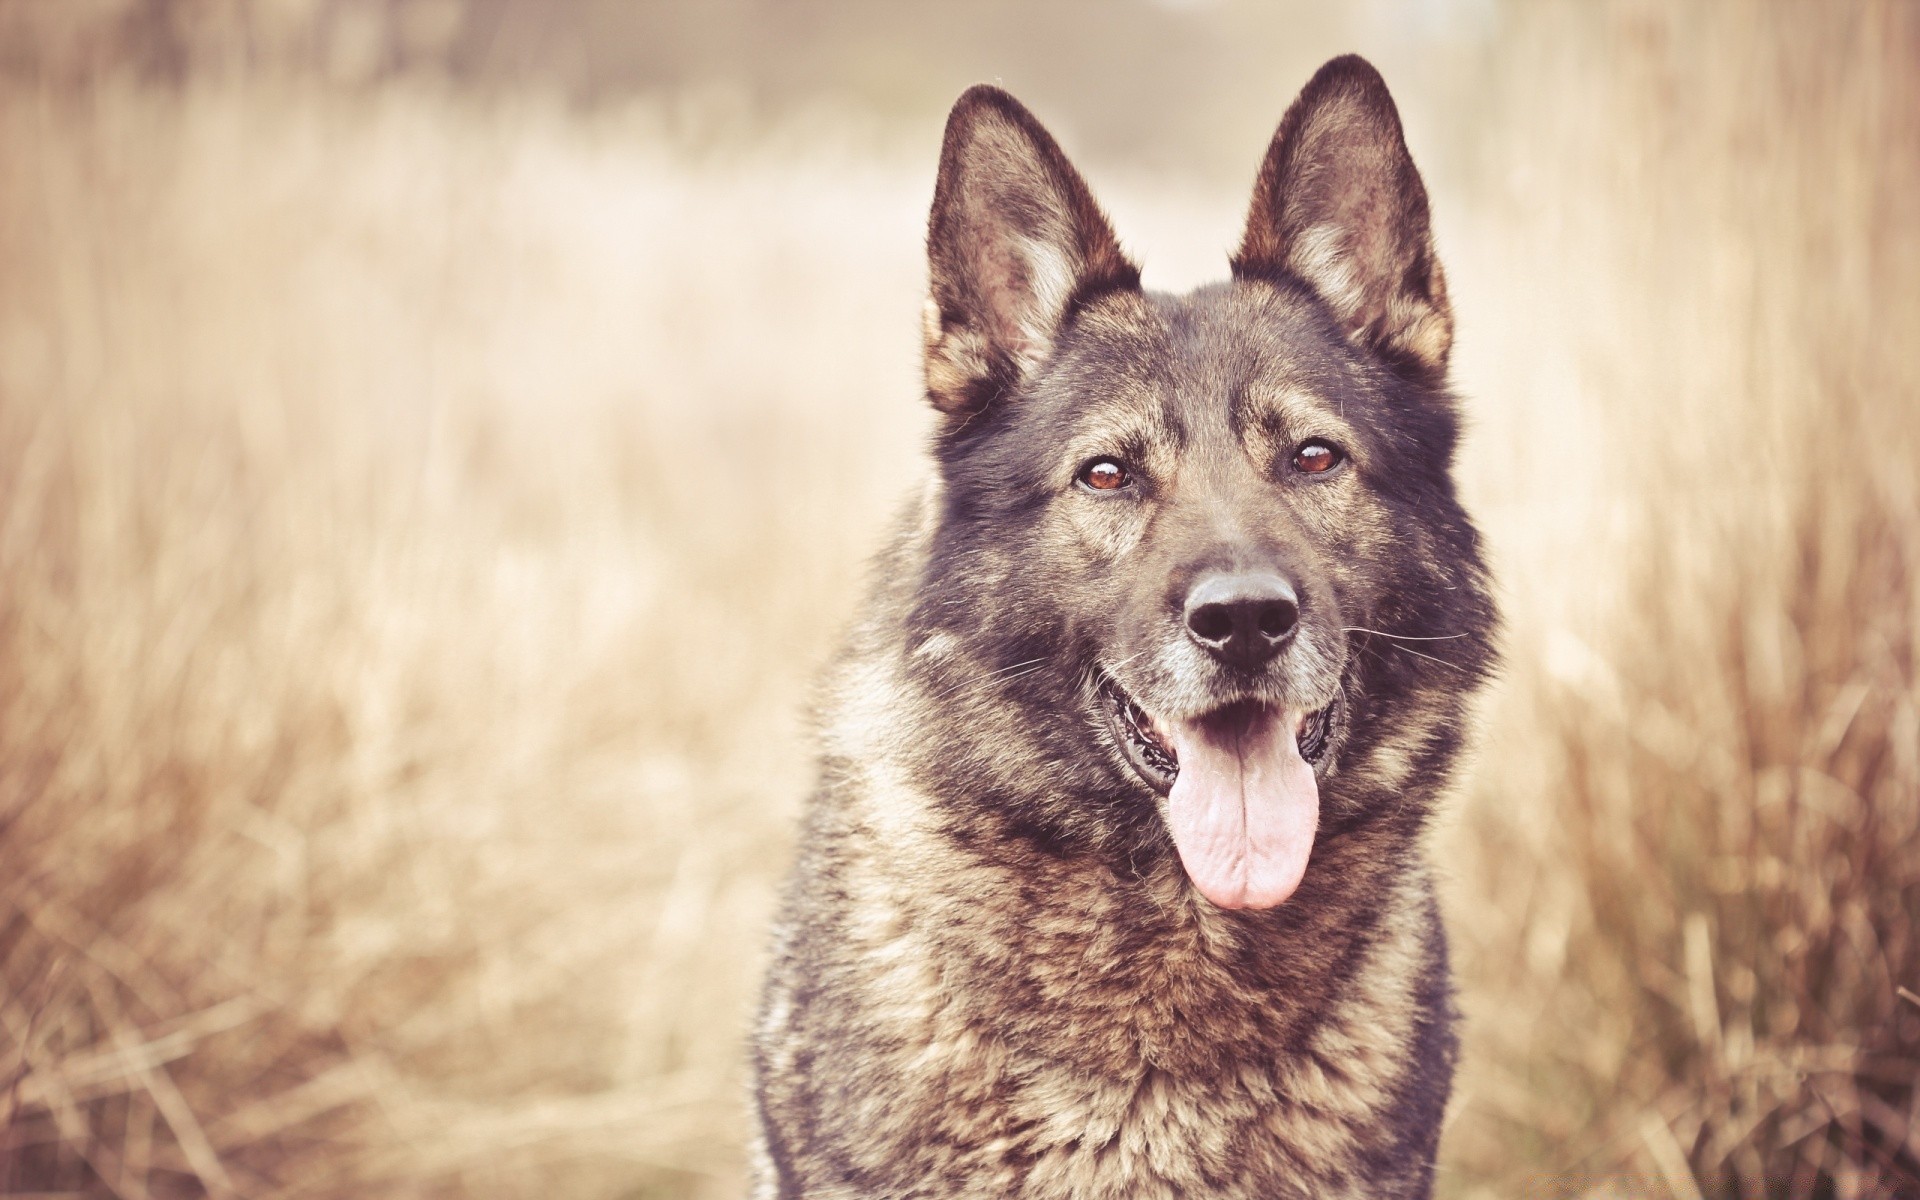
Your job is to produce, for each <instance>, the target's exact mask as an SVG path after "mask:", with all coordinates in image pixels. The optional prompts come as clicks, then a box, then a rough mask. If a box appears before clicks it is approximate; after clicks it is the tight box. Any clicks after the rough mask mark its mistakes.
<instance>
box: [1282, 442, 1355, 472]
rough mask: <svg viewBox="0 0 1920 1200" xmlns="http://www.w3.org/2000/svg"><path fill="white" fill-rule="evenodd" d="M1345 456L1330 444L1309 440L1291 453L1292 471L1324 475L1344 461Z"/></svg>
mask: <svg viewBox="0 0 1920 1200" xmlns="http://www.w3.org/2000/svg"><path fill="white" fill-rule="evenodd" d="M1346 458H1347V456H1346V455H1345V454H1344V453H1342V452H1341V450H1340V448H1339V447H1338V446H1336V445H1334V444H1333V443H1332V442H1329V441H1326V440H1325V439H1323V438H1310V439H1309V440H1307V441H1304V442H1302V443H1300V446H1299V448H1298V449H1296V450H1295V451H1294V452H1293V469H1294V470H1296V471H1300V472H1302V473H1304V474H1307V475H1324V474H1326V473H1327V472H1328V471H1331V470H1333V469H1334V468H1335V467H1337V466H1339V465H1340V464H1341V463H1343V462H1345V461H1346Z"/></svg>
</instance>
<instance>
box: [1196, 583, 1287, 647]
mask: <svg viewBox="0 0 1920 1200" xmlns="http://www.w3.org/2000/svg"><path fill="white" fill-rule="evenodd" d="M1186 619H1187V634H1188V636H1189V637H1191V638H1193V640H1194V641H1196V642H1199V643H1200V644H1201V645H1202V646H1205V647H1206V648H1207V649H1208V650H1209V651H1210V652H1211V653H1212V654H1213V656H1214V657H1215V658H1218V659H1220V660H1221V661H1223V662H1227V663H1231V664H1233V665H1234V666H1236V667H1257V666H1259V665H1260V664H1261V663H1263V662H1266V661H1267V660H1268V659H1270V658H1272V657H1273V656H1274V655H1275V654H1278V653H1279V652H1280V647H1282V646H1284V645H1286V644H1287V639H1288V638H1290V637H1292V636H1293V631H1294V627H1295V626H1297V625H1299V624H1300V598H1299V597H1298V596H1297V595H1295V594H1294V590H1293V585H1292V584H1290V583H1288V582H1287V581H1286V580H1284V579H1282V578H1280V576H1278V575H1273V574H1268V573H1264V572H1263V573H1259V574H1242V575H1207V576H1204V577H1203V578H1202V579H1201V580H1200V582H1198V583H1196V584H1194V585H1193V590H1192V591H1189V592H1188V593H1187V610H1186Z"/></svg>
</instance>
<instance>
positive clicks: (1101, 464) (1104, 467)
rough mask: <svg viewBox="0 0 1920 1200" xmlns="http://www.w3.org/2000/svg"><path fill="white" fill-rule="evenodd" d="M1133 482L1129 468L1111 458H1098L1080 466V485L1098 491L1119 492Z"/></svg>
mask: <svg viewBox="0 0 1920 1200" xmlns="http://www.w3.org/2000/svg"><path fill="white" fill-rule="evenodd" d="M1132 482H1133V476H1131V475H1129V474H1127V469H1126V468H1125V467H1123V466H1121V465H1120V464H1119V463H1117V462H1115V461H1113V460H1112V459H1111V458H1096V459H1094V460H1093V461H1092V462H1090V463H1088V464H1087V465H1086V466H1084V467H1081V468H1080V485H1081V486H1082V487H1089V488H1092V489H1093V490H1094V491H1096V492H1117V491H1119V490H1120V489H1121V488H1123V487H1126V486H1127V485H1128V484H1130V483H1132Z"/></svg>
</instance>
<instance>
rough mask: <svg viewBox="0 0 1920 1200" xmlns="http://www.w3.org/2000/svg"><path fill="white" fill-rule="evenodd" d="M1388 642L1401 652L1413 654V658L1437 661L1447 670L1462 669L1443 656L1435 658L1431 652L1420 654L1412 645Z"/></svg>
mask: <svg viewBox="0 0 1920 1200" xmlns="http://www.w3.org/2000/svg"><path fill="white" fill-rule="evenodd" d="M1390 644H1391V645H1392V646H1393V648H1394V649H1395V650H1399V651H1402V652H1404V653H1407V654H1411V655H1413V656H1414V657H1415V658H1424V659H1426V660H1427V661H1428V662H1430V663H1439V664H1440V665H1441V666H1443V667H1445V668H1447V669H1448V670H1449V671H1459V670H1462V668H1461V667H1460V665H1459V664H1458V663H1450V662H1448V661H1447V660H1446V659H1444V658H1435V657H1434V656H1433V655H1431V654H1422V653H1420V652H1419V651H1418V650H1415V649H1414V648H1413V647H1412V646H1402V645H1400V644H1399V643H1398V642H1394V643H1390Z"/></svg>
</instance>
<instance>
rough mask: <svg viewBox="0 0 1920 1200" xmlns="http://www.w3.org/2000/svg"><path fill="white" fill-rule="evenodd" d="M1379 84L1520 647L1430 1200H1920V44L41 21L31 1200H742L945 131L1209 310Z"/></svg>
mask: <svg viewBox="0 0 1920 1200" xmlns="http://www.w3.org/2000/svg"><path fill="white" fill-rule="evenodd" d="M1349 50H1357V51H1360V52H1361V53H1364V54H1365V55H1367V56H1368V57H1369V58H1371V59H1372V60H1373V61H1374V63H1375V64H1376V65H1378V66H1379V67H1380V68H1381V70H1382V71H1383V73H1384V74H1385V75H1386V77H1387V79H1388V81H1389V83H1390V84H1391V85H1392V87H1393V88H1394V91H1395V93H1396V96H1397V98H1398V100H1399V103H1400V106H1401V110H1402V113H1403V116H1404V118H1405V123H1406V127H1407V131H1408V140H1409V143H1410V144H1411V147H1412V149H1413V152H1414V156H1415V158H1416V160H1417V161H1418V162H1419V164H1420V166H1421V169H1422V171H1423V172H1424V174H1425V176H1426V179H1427V182H1428V186H1429V188H1430V190H1431V192H1432V194H1433V204H1434V210H1435V213H1436V219H1437V224H1438V237H1439V243H1440V249H1441V254H1442V257H1443V259H1444V261H1445V263H1446V266H1447V270H1448V273H1449V278H1450V281H1451V283H1452V291H1453V295H1454V300H1455V305H1456V312H1457V315H1458V327H1459V340H1458V343H1457V350H1456V359H1455V361H1456V372H1455V379H1456V381H1457V384H1458V387H1459V389H1460V391H1461V392H1462V394H1463V395H1464V396H1465V398H1466V401H1465V403H1466V408H1467V411H1468V412H1469V413H1470V414H1471V418H1472V429H1471V432H1470V435H1469V438H1468V441H1467V443H1466V446H1465V449H1464V451H1463V454H1462V457H1461V462H1460V477H1461V481H1462V486H1463V488H1464V490H1465V492H1466V495H1467V497H1468V499H1469V501H1470V502H1471V504H1472V506H1473V508H1474V510H1475V511H1476V513H1477V514H1478V516H1479V517H1480V519H1481V521H1482V523H1483V526H1484V528H1485V529H1486V530H1487V532H1488V534H1489V537H1490V541H1491V544H1492V548H1493V553H1494V557H1495V560H1496V566H1497V572H1498V576H1499V578H1500V580H1501V582H1502V587H1503V604H1504V606H1505V608H1506V611H1507V614H1508V618H1509V627H1508V634H1507V652H1508V663H1507V667H1506V671H1505V674H1504V676H1503V678H1502V680H1501V681H1500V683H1499V685H1498V686H1497V687H1496V688H1495V689H1494V691H1493V693H1492V694H1491V695H1490V696H1489V697H1488V700H1487V702H1486V703H1485V704H1484V705H1483V706H1482V729H1481V733H1480V736H1479V739H1478V745H1477V747H1476V750H1475V754H1474V757H1473V761H1472V764H1471V767H1470V769H1469V770H1468V771H1467V773H1466V775H1465V777H1464V779H1463V782H1462V786H1461V787H1460V788H1459V789H1458V795H1457V797H1456V799H1455V801H1454V804H1453V806H1452V812H1451V814H1450V817H1449V820H1448V822H1447V825H1446V827H1445V829H1444V830H1443V831H1442V832H1441V833H1440V835H1439V837H1438V839H1437V841H1436V844H1435V846H1434V855H1435V858H1436V860H1437V862H1438V863H1439V865H1440V869H1441V871H1442V873H1443V875H1444V877H1445V880H1446V888H1447V894H1446V907H1447V911H1448V919H1449V922H1450V925H1451V929H1452V933H1453V938H1454V944H1455V949H1456V965H1457V967H1458V971H1459V975H1460V989H1461V990H1460V1003H1461V1007H1462V1008H1463V1010H1464V1012H1465V1014H1466V1026H1465V1031H1466V1043H1467V1049H1466V1057H1465V1059H1464V1065H1463V1070H1462V1074H1461V1077H1460V1081H1459V1086H1458V1088H1457V1093H1456V1097H1455V1103H1454V1107H1453V1110H1452V1113H1451V1117H1450V1121H1449V1126H1448V1131H1447V1134H1446V1138H1445V1143H1444V1147H1443V1164H1442V1176H1441V1180H1442V1182H1441V1193H1442V1195H1443V1196H1447V1197H1489V1198H1491V1197H1516V1196H1525V1197H1535V1196H1541V1197H1544V1196H1606V1197H1626V1196H1634V1197H1641V1196H1645V1197H1675V1198H1681V1200H1707V1198H1714V1200H1718V1198H1723V1197H1724V1198H1728V1200H1736V1198H1737V1200H1747V1198H1755V1200H1758V1198H1762V1197H1767V1198H1771V1197H1834V1198H1853V1197H1876V1198H1888V1197H1914V1196H1920V1109H1917V1107H1916V1106H1917V1104H1920V1101H1917V1100H1916V1081H1917V1080H1920V941H1917V940H1916V934H1915V916H1916V914H1920V673H1917V672H1920V649H1917V648H1916V636H1917V634H1920V585H1916V582H1915V568H1916V566H1920V349H1916V340H1917V339H1920V7H1916V6H1915V5H1914V4H1912V3H1908V2H1905V0H1834V2H1831V3H1822V4H1819V5H1813V4H1800V3H1788V2H1779V3H1766V2H1752V3H1748V2H1741V3H1724V4H1722V3H1707V2H1702V3H1687V4H1672V3H1663V2H1653V0H1645V2H1637V3H1636V2H1625V3H1605V4H1603V3H1579V4H1573V3H1564V4H1555V3H1547V2H1544V0H1543V2H1540V3H1533V2H1527V3H1522V2H1520V0H1407V2H1404V3H1389V2H1386V0H1379V2H1365V3H1354V4H1350V5H1344V6H1334V5H1327V4H1320V3H1272V2H1267V3H1254V2H1252V0H1152V2H1150V0H1101V2H1099V3H1095V2H1093V0H1062V2H1054V3H1044V4H1040V3H1016V2H1014V0H978V2H968V3H958V2H955V3H948V4H943V5H924V6H923V5H904V4H897V3H888V2H886V0H708V2H706V3H701V4H698V5H696V4H691V3H686V4H668V3H664V2H653V0H569V2H546V0H278V2H268V0H261V2H260V3H253V4H247V3H240V2H238V0H0V1193H3V1194H5V1195H10V1196H36V1197H47V1198H50V1197H56V1196H60V1197H82V1196H85V1197H105V1196H113V1197H122V1198H130V1200H131V1198H154V1200H170V1198H175V1197H200V1196H209V1197H222V1198H224V1197H249V1198H258V1200H268V1198H280V1197H288V1198H291V1197H371V1196H394V1197H448V1198H457V1197H507V1198H513V1197H554V1196H569V1197H575V1196H577V1197H624V1198H633V1200H639V1198H643V1197H645V1198H653V1197H659V1198H667V1197H689V1198H691V1197H701V1198H705V1197H721V1196H730V1195H737V1194H739V1189H740V1187H741V1182H742V1179H743V1168H742V1149H741V1148H742V1142H743V1137H744V1130H745V1127H746V1103H745V1079H744V1070H743V1053H742V1041H743V1035H744V1030H745V1026H746V1021H747V1016H748V1013H749V1011H750V1008H751V1004H752V998H753V991H754V987H755V985H756V980H757V975H758V971H759V968H760V961H761V955H762V950H763V944H764V936H765V935H764V929H765V924H766V921H767V918H768V915H769V911H770V908H771V904H772V899H773V896H774V893H775V889H776V888H777V886H778V884H779V880H780V877H781V875H782V873H783V871H784V869H785V865H786V857H787V853H788V850H789V847H790V845H791V840H792V826H793V823H794V819H795V816H796V813H797V811H798V804H799V800H800V798H801V797H802V796H803V794H804V793H805V791H806V790H807V788H808V786H809V782H810V764H809V748H808V744H807V740H806V735H805V724H804V715H803V714H804V711H805V707H806V704H807V700H808V681H809V679H810V677H811V676H812V675H813V673H814V672H815V670H816V669H817V668H818V667H819V665H820V664H821V663H822V662H823V660H824V659H825V658H826V657H827V656H828V655H829V654H830V653H831V652H832V648H833V646H834V643H835V640H836V637H837V635H838V632H839V630H840V629H841V628H842V626H843V624H844V623H845V622H846V620H847V619H848V617H849V615H850V613H851V611H852V607H853V605H854V604H855V602H856V600H857V598H858V595H859V592H860V589H861V579H862V574H863V570H864V566H863V563H864V560H865V558H866V556H867V555H868V554H869V553H870V552H871V551H872V550H873V549H874V548H875V547H876V546H877V544H878V539H879V536H880V531H881V529H882V526H883V525H884V523H885V521H886V519H887V517H888V514H889V512H890V510H891V509H892V507H893V505H894V504H895V502H896V500H897V498H898V497H900V496H901V495H902V494H903V493H904V492H905V490H906V489H908V488H909V487H910V486H912V484H913V483H914V481H915V480H916V478H917V477H919V476H920V475H922V474H923V473H924V472H925V471H926V470H927V465H926V462H925V459H924V457H923V454H922V446H923V443H924V441H925V438H926V436H927V433H928V430H929V428H930V423H929V420H928V414H927V412H926V411H925V405H924V403H923V402H922V400H921V399H920V385H919V380H918V322H919V301H920V294H921V291H922V288H923V286H924V271H925V268H924V264H923V259H922V251H921V237H922V231H923V228H924V220H925V212H926V207H927V204H928V201H929V199H930V197H931V193H932V182H933V174H932V171H933V165H934V161H935V157H936V154H937V149H938V144H939V137H940V128H941V123H942V120H943V118H944V115H945V110H946V106H947V105H948V104H950V103H951V101H952V99H953V98H954V97H955V96H956V95H957V94H958V93H959V91H960V90H961V89H962V88H963V87H965V86H966V85H967V84H969V83H972V82H975V81H978V80H990V81H995V82H999V83H1001V84H1003V85H1004V86H1006V87H1008V88H1010V89H1011V90H1012V91H1014V92H1015V94H1017V95H1019V96H1020V97H1021V98H1022V99H1023V100H1024V101H1026V102H1027V103H1028V104H1029V105H1030V106H1031V107H1033V108H1034V110H1035V111H1036V112H1037V113H1038V114H1039V115H1040V117H1041V118H1042V120H1043V121H1045V122H1046V123H1047V124H1048V125H1049V126H1050V127H1051V128H1052V129H1053V131H1054V132H1055V134H1056V135H1057V136H1058V137H1059V138H1060V140H1061V142H1062V143H1063V144H1064V146H1065V147H1066V149H1067V151H1068V153H1069V154H1070V155H1071V156H1072V157H1074V159H1075V160H1076V162H1078V163H1079V164H1080V166H1081V167H1082V169H1083V171H1084V172H1085V173H1086V174H1087V175H1088V177H1089V178H1090V180H1091V181H1092V182H1093V184H1094V187H1095V190H1096V191H1097V192H1098V193H1099V194H1100V196H1101V197H1102V199H1103V201H1104V202H1105V203H1106V204H1107V206H1108V208H1109V210H1110V212H1111V213H1112V215H1113V217H1114V219H1115V223H1116V225H1117V227H1118V229H1119V230H1120V232H1121V234H1122V237H1123V239H1124V240H1125V241H1126V243H1127V245H1128V246H1129V248H1130V249H1131V250H1132V251H1133V252H1134V253H1135V254H1136V255H1137V256H1139V257H1141V258H1142V259H1143V260H1144V262H1145V264H1146V275H1147V281H1148V283H1149V285H1150V286H1156V287H1163V288H1185V287H1188V286H1191V285H1193V284H1195V283H1198V282H1201V281H1204V280H1206V279H1209V278H1217V277H1220V276H1221V275H1223V274H1224V271H1225V255H1226V252H1227V251H1228V249H1229V248H1230V247H1231V246H1232V245H1233V243H1234V242H1235V240H1236V238H1237V234H1238V231H1239V227H1240V221H1241V219H1242V215H1243V211H1244V205H1245V203H1246V199H1247V194H1248V190H1249V188H1250V185H1251V181H1252V178H1253V172H1254V168H1255V166H1256V164H1257V163H1258V161H1259V157H1260V155H1261V153H1262V151H1263V150H1264V148H1265V144H1266V139H1267V138H1268V136H1269V135H1270V134H1271V132H1272V129H1273V127H1274V125H1275V123H1276V122H1277V121H1278V119H1279V117H1280V114H1281V113H1282V112H1283V111H1284V109H1285V106H1286V104H1287V103H1288V101H1289V100H1290V99H1291V98H1292V96H1293V94H1294V93H1295V92H1296V91H1297V89H1298V88H1299V86H1300V85H1301V84H1302V83H1303V82H1304V81H1305V80H1306V79H1307V77H1308V76H1309V75H1310V74H1311V72H1312V71H1313V69H1314V68H1315V67H1316V66H1318V64H1319V63H1320V62H1322V61H1324V60H1325V59H1326V58H1328V57H1330V56H1332V55H1334V54H1337V53H1341V52H1345V51H1349ZM1903 989H1905V990H1903Z"/></svg>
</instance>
